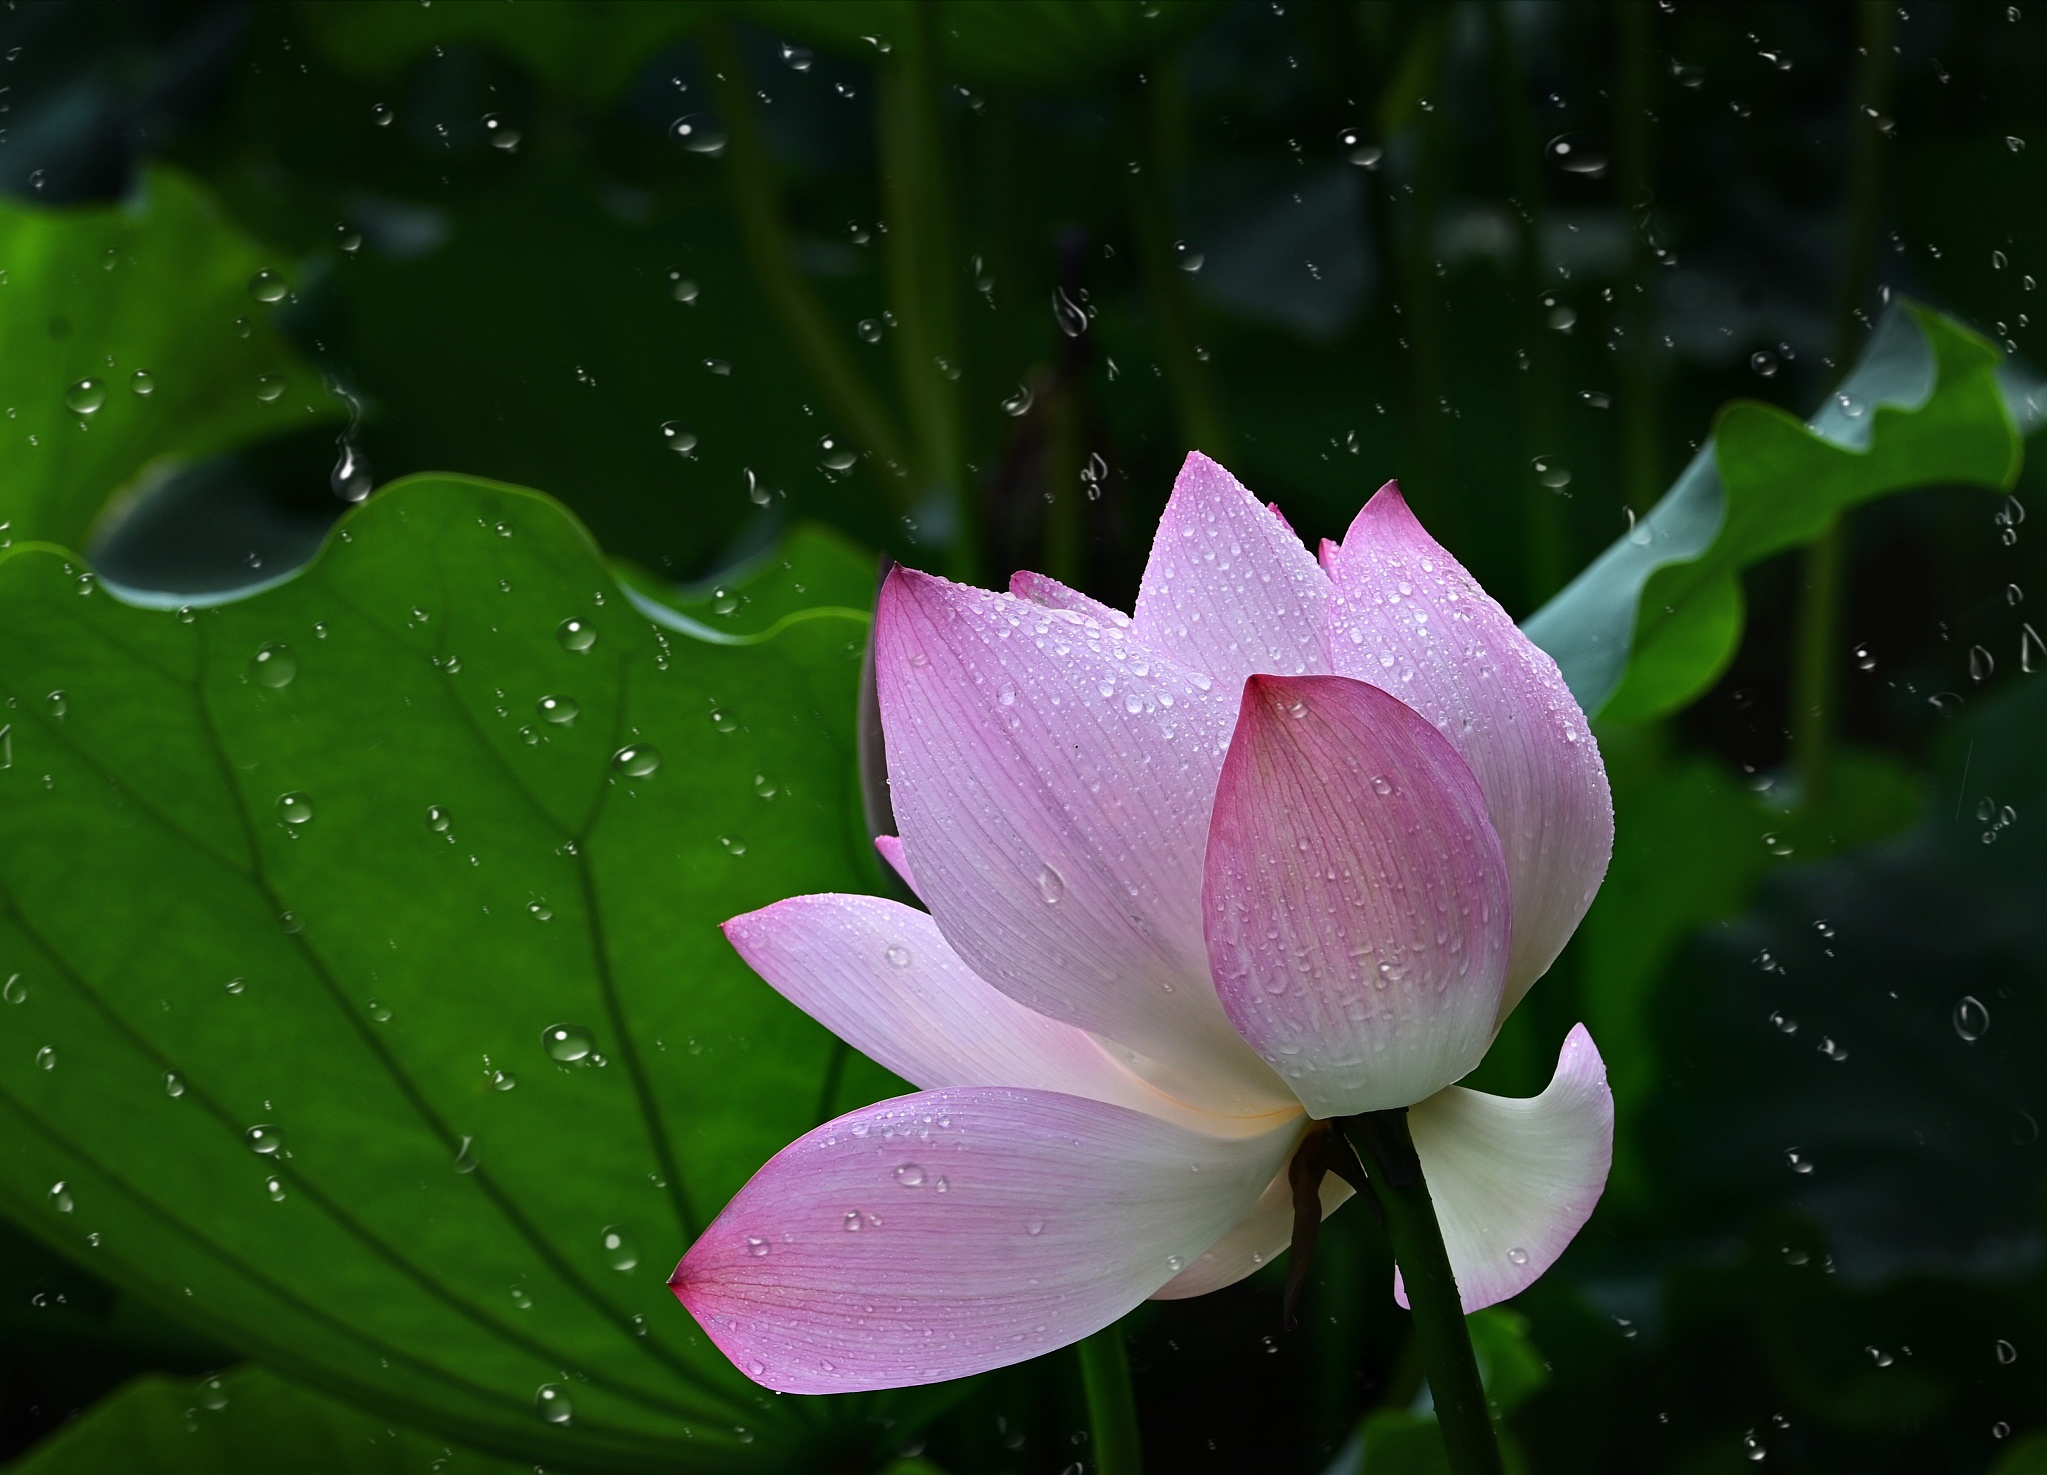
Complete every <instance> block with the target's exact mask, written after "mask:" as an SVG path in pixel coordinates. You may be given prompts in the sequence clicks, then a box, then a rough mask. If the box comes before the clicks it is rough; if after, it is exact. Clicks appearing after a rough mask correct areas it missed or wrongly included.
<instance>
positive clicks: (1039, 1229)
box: [1024, 1218, 1045, 1239]
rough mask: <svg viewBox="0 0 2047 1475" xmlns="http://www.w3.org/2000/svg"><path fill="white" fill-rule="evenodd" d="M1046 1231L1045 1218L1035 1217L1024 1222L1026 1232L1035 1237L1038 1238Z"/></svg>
mask: <svg viewBox="0 0 2047 1475" xmlns="http://www.w3.org/2000/svg"><path fill="white" fill-rule="evenodd" d="M1044 1232H1045V1221H1044V1220H1043V1219H1037V1218H1033V1219H1030V1220H1028V1221H1026V1222H1025V1224H1024V1233H1025V1234H1028V1235H1030V1236H1031V1237H1032V1238H1033V1239H1035V1238H1037V1237H1038V1236H1039V1235H1041V1234H1043V1233H1044Z"/></svg>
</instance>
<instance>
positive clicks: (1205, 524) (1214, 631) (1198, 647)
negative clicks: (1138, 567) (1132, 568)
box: [1130, 451, 1332, 695]
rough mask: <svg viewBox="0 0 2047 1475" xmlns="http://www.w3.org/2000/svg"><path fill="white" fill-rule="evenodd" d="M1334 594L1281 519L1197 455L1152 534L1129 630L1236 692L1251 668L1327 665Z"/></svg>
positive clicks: (1282, 670) (1283, 670)
mask: <svg viewBox="0 0 2047 1475" xmlns="http://www.w3.org/2000/svg"><path fill="white" fill-rule="evenodd" d="M1330 597H1331V590H1330V585H1329V579H1328V577H1327V576H1326V575H1325V574H1324V573H1323V572H1322V570H1321V568H1320V567H1318V566H1317V565H1316V562H1315V560H1314V558H1313V556H1312V555H1310V554H1309V552H1308V550H1307V549H1306V548H1303V547H1302V546H1301V540H1300V539H1299V538H1297V537H1295V536H1294V531H1293V529H1292V528H1290V527H1288V526H1287V525H1286V520H1285V519H1284V518H1282V517H1281V516H1280V515H1279V514H1278V513H1277V512H1275V511H1273V510H1272V509H1271V508H1269V507H1266V506H1264V505H1262V504H1261V503H1260V502H1259V501H1258V499H1257V498H1256V497H1254V496H1252V495H1251V494H1250V493H1249V492H1248V491H1246V490H1245V489H1244V487H1243V485H1242V484H1241V483H1240V482H1239V481H1238V480H1237V479H1236V478H1235V477H1234V476H1231V475H1230V474H1229V473H1228V472H1227V471H1225V470H1223V469H1222V467H1220V466H1218V465H1216V464H1215V462H1213V461H1211V460H1209V459H1208V457H1206V456H1204V455H1202V454H1201V453H1200V452H1199V451H1196V452H1194V453H1193V454H1191V455H1189V456H1188V457H1187V461H1186V464H1185V465H1183V466H1182V467H1181V468H1180V476H1179V479H1178V480H1177V481H1175V482H1174V483H1173V495H1172V496H1171V498H1169V499H1168V500H1167V502H1166V510H1165V514H1164V516H1162V517H1161V518H1160V519H1159V529H1158V532H1157V533H1156V534H1155V535H1154V536H1153V538H1152V544H1151V559H1150V561H1149V562H1148V563H1146V564H1145V567H1144V582H1143V584H1142V586H1141V587H1140V588H1139V590H1138V594H1137V612H1136V614H1135V615H1134V616H1133V617H1132V621H1131V626H1130V633H1131V634H1132V635H1134V636H1136V637H1137V638H1138V639H1139V640H1141V641H1143V642H1144V643H1145V644H1146V645H1149V646H1151V647H1152V648H1153V649H1154V650H1160V651H1164V652H1165V653H1166V654H1167V655H1169V656H1171V657H1172V658H1173V659H1174V660H1176V661H1179V662H1181V663H1182V664H1183V665H1187V666H1191V667H1193V668H1194V669H1196V670H1199V671H1206V672H1207V673H1208V674H1209V675H1210V676H1212V677H1214V678H1215V679H1216V682H1217V684H1218V685H1220V686H1223V687H1226V688H1227V689H1228V690H1229V691H1230V692H1231V693H1232V694H1233V695H1234V694H1235V692H1236V691H1237V690H1238V688H1239V687H1240V686H1241V684H1242V683H1243V680H1244V678H1245V677H1246V676H1249V675H1252V674H1253V673H1255V672H1269V673H1273V674H1276V675H1281V676H1295V675H1299V674H1302V673H1304V672H1324V671H1328V670H1331V669H1332V667H1331V666H1330V664H1329V654H1328V648H1327V640H1328V636H1327V632H1326V629H1325V626H1326V623H1327V619H1328V612H1327V606H1328V603H1329V600H1330Z"/></svg>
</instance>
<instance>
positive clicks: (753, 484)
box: [740, 466, 775, 507]
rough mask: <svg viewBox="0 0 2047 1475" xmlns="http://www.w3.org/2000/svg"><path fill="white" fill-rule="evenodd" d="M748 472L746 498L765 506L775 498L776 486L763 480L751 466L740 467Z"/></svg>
mask: <svg viewBox="0 0 2047 1475" xmlns="http://www.w3.org/2000/svg"><path fill="white" fill-rule="evenodd" d="M740 469H741V470H742V471H744V472H745V473H746V500H747V501H749V502H751V503H753V505H754V506H756V507H765V506H767V505H768V503H770V502H772V501H774V500H775V491H774V488H772V487H770V486H769V485H768V484H767V483H766V482H764V481H762V480H761V479H760V477H759V475H758V474H756V473H755V471H754V469H753V468H752V467H751V466H744V467H741V468H740Z"/></svg>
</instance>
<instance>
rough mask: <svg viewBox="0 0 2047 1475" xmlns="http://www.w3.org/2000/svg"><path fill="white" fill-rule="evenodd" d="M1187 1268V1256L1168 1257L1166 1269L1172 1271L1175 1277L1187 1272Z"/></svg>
mask: <svg viewBox="0 0 2047 1475" xmlns="http://www.w3.org/2000/svg"><path fill="white" fill-rule="evenodd" d="M1186 1268H1187V1260H1186V1257H1185V1256H1183V1255H1168V1256H1166V1269H1168V1270H1170V1271H1172V1272H1173V1273H1174V1274H1175V1275H1178V1274H1179V1273H1180V1272H1181V1271H1183V1270H1185V1269H1186Z"/></svg>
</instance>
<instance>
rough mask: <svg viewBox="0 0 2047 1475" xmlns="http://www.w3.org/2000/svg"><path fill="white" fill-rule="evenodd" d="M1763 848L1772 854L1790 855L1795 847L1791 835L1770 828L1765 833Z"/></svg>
mask: <svg viewBox="0 0 2047 1475" xmlns="http://www.w3.org/2000/svg"><path fill="white" fill-rule="evenodd" d="M1763 848H1764V849H1765V850H1767V851H1769V852H1770V854H1772V855H1789V854H1791V852H1792V848H1793V847H1792V844H1791V841H1790V839H1789V837H1787V836H1784V835H1780V834H1778V833H1777V832H1776V831H1775V830H1770V831H1768V832H1766V833H1765V834H1764V835H1763Z"/></svg>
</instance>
